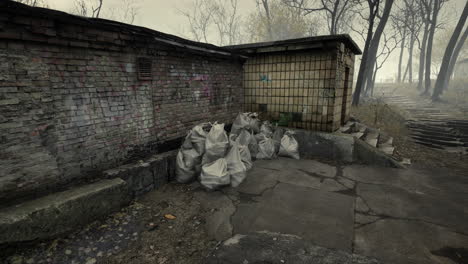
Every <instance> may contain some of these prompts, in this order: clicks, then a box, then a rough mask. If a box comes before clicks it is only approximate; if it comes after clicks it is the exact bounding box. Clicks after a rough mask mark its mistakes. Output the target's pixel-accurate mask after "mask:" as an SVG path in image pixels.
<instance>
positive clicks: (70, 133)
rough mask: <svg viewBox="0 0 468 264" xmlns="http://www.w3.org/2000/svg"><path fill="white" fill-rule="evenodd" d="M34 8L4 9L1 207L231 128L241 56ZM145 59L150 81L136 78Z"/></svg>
mask: <svg viewBox="0 0 468 264" xmlns="http://www.w3.org/2000/svg"><path fill="white" fill-rule="evenodd" d="M36 11H37V10H36V9H31V8H26V7H23V6H18V5H16V4H15V8H8V7H6V6H1V5H0V132H1V138H0V157H1V161H0V172H1V174H0V200H1V201H2V202H3V203H6V202H8V201H9V200H12V199H16V198H19V197H21V196H30V195H38V194H41V193H45V192H49V191H52V190H54V189H56V188H57V187H58V186H61V185H66V184H68V183H70V182H74V181H77V180H80V179H83V178H93V177H95V176H96V173H98V172H100V171H102V170H104V169H108V168H111V167H113V166H117V165H119V164H122V163H123V162H125V161H126V160H127V159H128V158H130V157H132V155H134V154H135V152H136V151H145V150H146V151H148V152H151V150H153V148H154V146H155V145H157V144H158V143H162V142H166V141H169V140H172V139H177V138H179V137H183V136H184V135H185V134H186V132H187V130H188V129H190V128H191V127H192V126H193V125H195V124H197V123H200V122H206V121H214V120H218V121H220V122H227V123H229V122H232V119H233V118H234V117H235V115H236V113H238V112H239V111H241V110H242V109H241V107H242V98H243V92H242V63H243V62H242V60H240V59H239V58H238V57H236V56H233V55H231V54H225V53H224V52H222V51H220V53H219V54H218V55H216V52H211V53H209V52H207V51H204V49H206V48H209V47H201V48H199V49H197V48H195V49H190V48H185V47H181V46H180V45H178V44H177V43H173V42H172V41H166V40H164V41H155V40H154V38H153V36H152V35H151V34H153V32H150V31H149V30H146V29H139V28H132V29H131V30H130V29H129V28H126V27H125V26H122V27H115V26H110V25H108V24H102V23H100V21H95V20H85V19H82V18H77V17H68V16H67V15H65V14H64V13H60V12H53V13H45V14H44V13H41V12H43V11H41V12H39V11H37V12H36ZM47 12H49V11H47ZM138 30H140V31H138ZM135 32H137V33H135ZM154 34H157V33H156V32H154ZM162 37H165V36H164V35H163V36H162ZM185 44H187V43H185ZM189 44H190V43H189ZM213 54H215V55H213ZM141 57H145V58H149V59H150V60H151V61H152V76H153V77H152V79H151V80H139V78H138V74H137V60H138V58H141Z"/></svg>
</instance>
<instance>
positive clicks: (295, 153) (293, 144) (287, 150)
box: [278, 131, 300, 159]
mask: <svg viewBox="0 0 468 264" xmlns="http://www.w3.org/2000/svg"><path fill="white" fill-rule="evenodd" d="M293 135H294V132H293V131H286V133H284V136H283V138H282V139H281V145H280V150H279V153H278V155H279V156H283V157H290V158H293V159H299V158H300V157H299V144H298V143H297V140H296V139H295V138H294V136H293Z"/></svg>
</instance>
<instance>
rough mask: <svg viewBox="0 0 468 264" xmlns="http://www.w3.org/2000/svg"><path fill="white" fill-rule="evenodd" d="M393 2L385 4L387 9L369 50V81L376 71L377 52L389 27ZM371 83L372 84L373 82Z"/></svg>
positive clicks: (388, 1) (389, 1)
mask: <svg viewBox="0 0 468 264" xmlns="http://www.w3.org/2000/svg"><path fill="white" fill-rule="evenodd" d="M393 2H394V1H393V0H387V1H386V2H385V7H384V11H383V14H382V17H381V18H380V22H379V25H378V26H377V28H376V30H375V34H374V36H373V37H372V42H371V45H370V49H369V60H368V63H369V65H368V66H369V68H368V69H367V71H368V72H367V74H368V76H369V77H368V78H369V79H372V73H373V71H374V66H375V63H376V56H377V51H378V49H379V44H380V38H381V37H382V34H383V31H384V29H385V26H386V25H387V21H388V18H389V16H390V11H391V9H392V6H393ZM370 81H371V83H372V80H370Z"/></svg>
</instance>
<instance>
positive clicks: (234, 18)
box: [212, 0, 241, 45]
mask: <svg viewBox="0 0 468 264" xmlns="http://www.w3.org/2000/svg"><path fill="white" fill-rule="evenodd" d="M212 4H213V5H214V7H213V9H214V13H213V23H214V24H215V26H216V29H217V31H218V39H219V41H218V44H219V45H233V44H237V43H239V41H240V39H241V32H240V17H239V15H238V13H237V12H238V9H237V5H238V0H229V3H226V1H225V0H216V1H215V2H213V3H212Z"/></svg>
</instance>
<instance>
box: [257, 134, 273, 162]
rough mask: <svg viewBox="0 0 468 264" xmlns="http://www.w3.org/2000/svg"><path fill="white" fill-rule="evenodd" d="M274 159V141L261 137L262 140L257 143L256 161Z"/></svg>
mask: <svg viewBox="0 0 468 264" xmlns="http://www.w3.org/2000/svg"><path fill="white" fill-rule="evenodd" d="M274 158H276V152H275V141H274V140H273V139H272V138H269V137H267V136H265V135H263V138H262V139H261V140H260V142H259V143H258V153H257V159H274Z"/></svg>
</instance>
